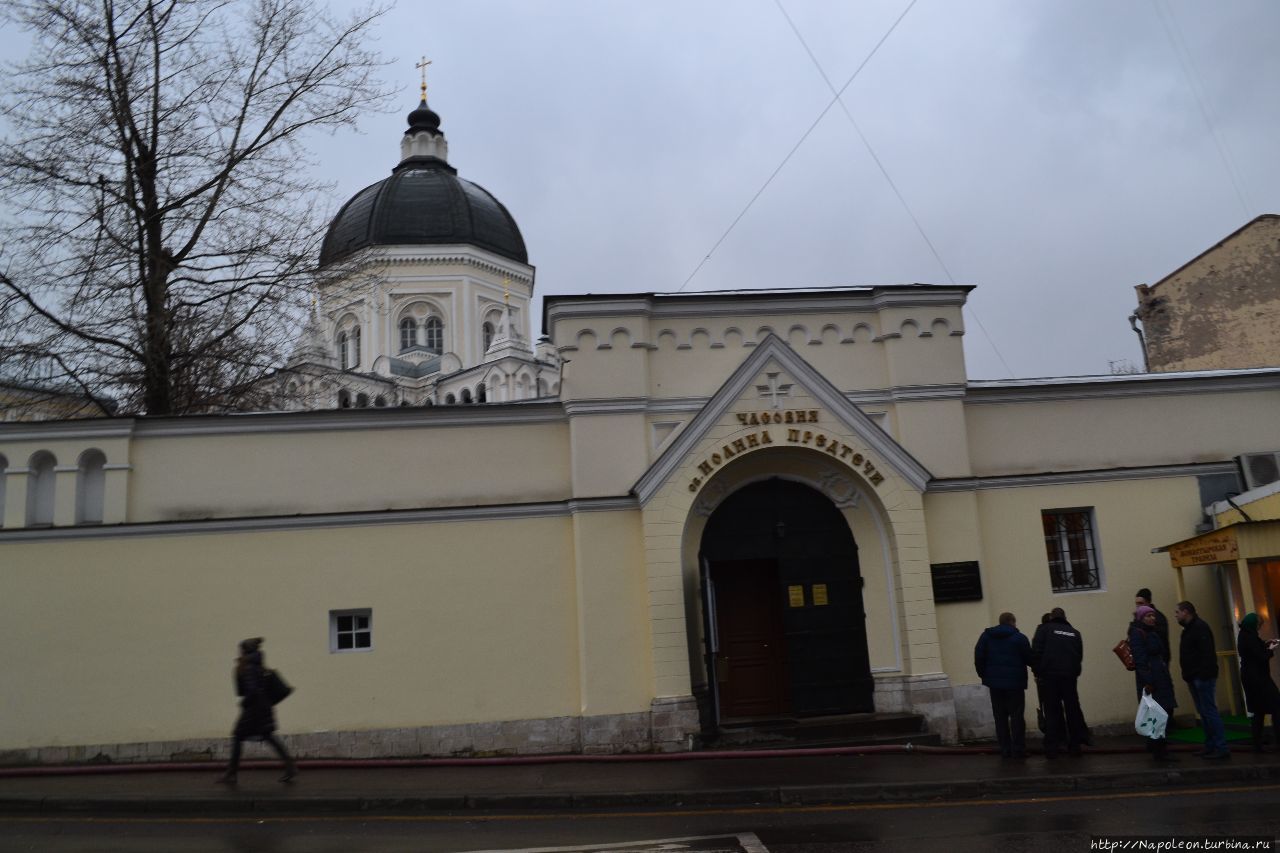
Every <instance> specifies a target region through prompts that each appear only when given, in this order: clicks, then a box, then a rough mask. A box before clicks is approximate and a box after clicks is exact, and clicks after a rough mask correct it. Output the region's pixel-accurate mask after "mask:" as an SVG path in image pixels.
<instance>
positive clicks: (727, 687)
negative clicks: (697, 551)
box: [711, 560, 789, 720]
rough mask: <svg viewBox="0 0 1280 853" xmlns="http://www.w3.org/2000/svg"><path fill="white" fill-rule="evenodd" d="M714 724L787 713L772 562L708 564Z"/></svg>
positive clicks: (775, 570) (775, 573)
mask: <svg viewBox="0 0 1280 853" xmlns="http://www.w3.org/2000/svg"><path fill="white" fill-rule="evenodd" d="M711 577H712V581H713V585H714V590H715V593H714V594H715V599H716V623H717V624H716V634H717V640H718V643H717V648H718V653H717V656H716V673H715V677H716V680H717V682H718V687H719V693H720V718H721V719H722V720H725V719H743V718H751V717H774V716H778V715H780V714H784V713H786V712H787V711H788V710H789V707H788V706H789V703H788V689H787V685H788V681H787V674H786V664H785V661H786V649H785V646H784V644H783V638H782V607H781V602H780V601H779V599H778V597H779V595H780V594H781V590H780V588H779V586H778V565H777V561H775V560H733V561H725V562H717V563H712V565H711Z"/></svg>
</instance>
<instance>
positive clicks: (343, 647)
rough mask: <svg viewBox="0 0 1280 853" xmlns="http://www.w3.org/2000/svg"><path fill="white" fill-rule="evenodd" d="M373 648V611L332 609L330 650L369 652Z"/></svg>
mask: <svg viewBox="0 0 1280 853" xmlns="http://www.w3.org/2000/svg"><path fill="white" fill-rule="evenodd" d="M372 650H373V611H372V610H370V609H368V608H364V609H362V610H330V611H329V651H330V652H367V651H372Z"/></svg>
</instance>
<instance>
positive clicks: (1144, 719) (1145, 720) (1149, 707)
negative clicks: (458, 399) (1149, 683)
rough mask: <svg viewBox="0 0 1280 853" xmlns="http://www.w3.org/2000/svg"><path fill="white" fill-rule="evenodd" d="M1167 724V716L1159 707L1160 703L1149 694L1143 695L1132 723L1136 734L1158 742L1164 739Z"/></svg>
mask: <svg viewBox="0 0 1280 853" xmlns="http://www.w3.org/2000/svg"><path fill="white" fill-rule="evenodd" d="M1168 722H1169V714H1168V713H1167V712H1166V711H1165V709H1164V708H1161V707H1160V703H1159V702H1157V701H1156V700H1155V699H1152V698H1151V694H1150V693H1143V694H1142V701H1141V702H1139V703H1138V716H1137V717H1136V718H1135V719H1134V721H1133V727H1134V729H1136V730H1137V732H1138V734H1140V735H1144V736H1146V737H1149V738H1151V739H1152V740H1159V739H1160V738H1162V737H1164V729H1165V726H1166V725H1167V724H1168Z"/></svg>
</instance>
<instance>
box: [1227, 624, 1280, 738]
mask: <svg viewBox="0 0 1280 853" xmlns="http://www.w3.org/2000/svg"><path fill="white" fill-rule="evenodd" d="M1262 621H1263V620H1262V619H1261V617H1259V616H1258V614H1257V613H1246V614H1245V616H1244V618H1243V619H1241V620H1240V634H1239V636H1237V637H1236V650H1237V651H1238V652H1239V653H1240V683H1241V684H1242V685H1244V701H1245V704H1246V705H1248V706H1249V713H1251V714H1253V718H1252V719H1251V720H1250V723H1251V724H1252V726H1253V751H1254V752H1262V751H1263V749H1264V747H1263V739H1262V724H1263V719H1264V718H1265V717H1266V716H1267V714H1270V715H1271V733H1272V735H1273V737H1274V739H1275V742H1276V743H1277V744H1280V690H1277V689H1276V683H1275V682H1274V681H1272V680H1271V658H1272V657H1273V656H1274V655H1275V647H1276V643H1277V641H1276V640H1263V639H1262V637H1261V636H1259V635H1258V629H1259V628H1260V627H1262Z"/></svg>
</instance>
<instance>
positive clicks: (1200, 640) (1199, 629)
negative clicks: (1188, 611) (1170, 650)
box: [1178, 616, 1218, 682]
mask: <svg viewBox="0 0 1280 853" xmlns="http://www.w3.org/2000/svg"><path fill="white" fill-rule="evenodd" d="M1178 666H1179V667H1181V668H1182V680H1183V681H1186V682H1190V681H1195V680H1199V681H1209V680H1211V679H1214V678H1217V677H1218V653H1217V650H1216V649H1215V648H1214V645H1213V629H1212V628H1210V627H1209V623H1208V622H1206V621H1204V620H1203V619H1201V618H1200V617H1199V616H1196V617H1193V618H1192V620H1191V621H1190V622H1188V623H1187V624H1185V625H1183V626H1182V639H1181V641H1180V642H1179V643H1178Z"/></svg>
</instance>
